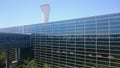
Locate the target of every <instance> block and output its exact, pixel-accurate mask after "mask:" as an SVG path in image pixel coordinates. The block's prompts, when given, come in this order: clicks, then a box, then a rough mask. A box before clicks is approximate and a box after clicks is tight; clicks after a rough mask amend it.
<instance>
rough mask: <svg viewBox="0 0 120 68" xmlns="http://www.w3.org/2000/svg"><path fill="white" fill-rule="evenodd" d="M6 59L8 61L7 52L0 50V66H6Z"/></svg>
mask: <svg viewBox="0 0 120 68" xmlns="http://www.w3.org/2000/svg"><path fill="white" fill-rule="evenodd" d="M5 61H6V53H5V52H3V51H2V52H0V68H4V67H5V65H6V64H5Z"/></svg>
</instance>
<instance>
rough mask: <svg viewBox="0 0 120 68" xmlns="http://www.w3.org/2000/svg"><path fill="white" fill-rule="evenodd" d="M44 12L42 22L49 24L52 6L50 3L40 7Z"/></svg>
mask: <svg viewBox="0 0 120 68" xmlns="http://www.w3.org/2000/svg"><path fill="white" fill-rule="evenodd" d="M40 7H41V11H42V22H43V23H45V22H48V20H49V12H50V5H49V4H48V3H44V4H41V5H40Z"/></svg>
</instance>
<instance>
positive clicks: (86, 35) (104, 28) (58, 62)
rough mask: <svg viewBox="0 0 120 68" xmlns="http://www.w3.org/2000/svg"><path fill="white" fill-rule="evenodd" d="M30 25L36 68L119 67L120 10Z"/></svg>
mask: <svg viewBox="0 0 120 68" xmlns="http://www.w3.org/2000/svg"><path fill="white" fill-rule="evenodd" d="M33 27H34V28H33V29H32V31H33V33H32V45H33V46H34V50H35V51H34V53H35V55H34V56H35V59H36V61H37V63H38V65H39V67H43V66H45V65H47V66H48V67H51V68H82V67H84V68H91V67H95V68H119V67H120V13H116V14H109V15H102V16H93V17H87V18H80V19H73V20H66V21H59V22H52V23H43V24H37V25H33Z"/></svg>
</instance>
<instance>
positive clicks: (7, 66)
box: [6, 48, 10, 68]
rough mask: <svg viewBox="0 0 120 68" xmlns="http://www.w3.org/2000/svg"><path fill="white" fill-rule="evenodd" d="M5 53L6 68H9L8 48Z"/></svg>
mask: <svg viewBox="0 0 120 68" xmlns="http://www.w3.org/2000/svg"><path fill="white" fill-rule="evenodd" d="M6 53H7V60H6V68H9V63H10V62H9V60H10V59H9V48H8V49H7V50H6Z"/></svg>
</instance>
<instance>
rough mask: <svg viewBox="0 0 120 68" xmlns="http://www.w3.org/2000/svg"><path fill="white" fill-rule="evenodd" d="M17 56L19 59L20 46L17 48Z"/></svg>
mask: <svg viewBox="0 0 120 68" xmlns="http://www.w3.org/2000/svg"><path fill="white" fill-rule="evenodd" d="M17 53H18V54H17V58H18V61H19V60H20V48H17Z"/></svg>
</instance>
